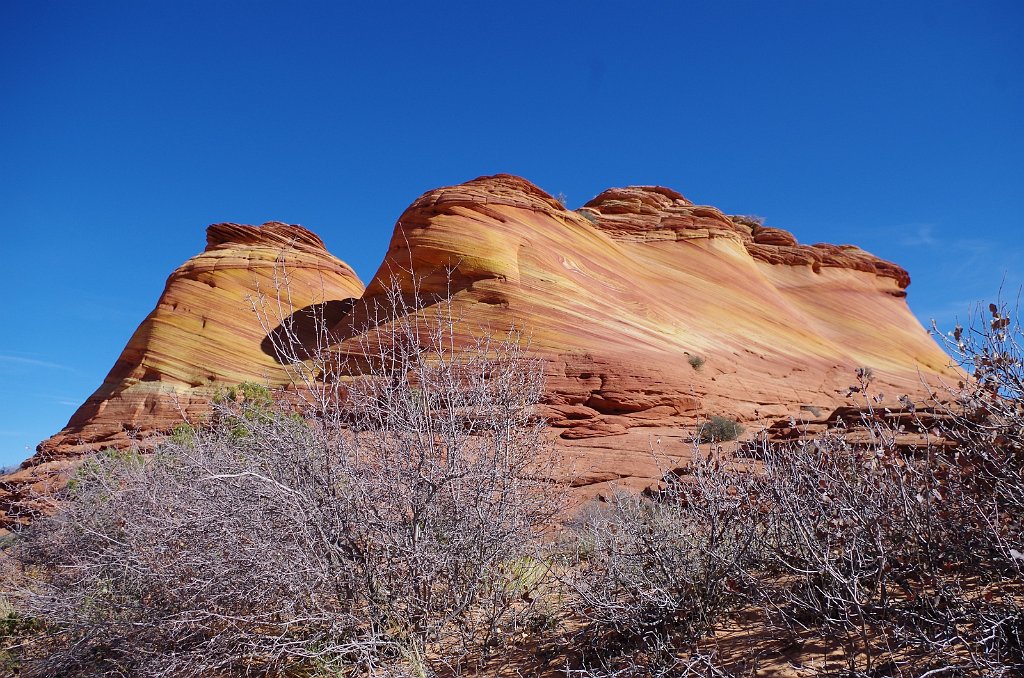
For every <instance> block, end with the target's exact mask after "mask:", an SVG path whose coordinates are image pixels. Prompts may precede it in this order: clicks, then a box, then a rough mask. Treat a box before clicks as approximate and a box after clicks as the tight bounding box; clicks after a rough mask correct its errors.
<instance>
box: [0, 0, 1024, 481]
mask: <svg viewBox="0 0 1024 678" xmlns="http://www.w3.org/2000/svg"><path fill="white" fill-rule="evenodd" d="M1022 8H1024V5H1022V4H1021V3H1019V2H1015V1H1011V2H970V3H968V2H960V3H949V2H942V1H938V0H930V1H928V2H899V3H894V2H881V3H865V2H858V3H851V2H831V1H825V0H822V1H820V2H810V1H808V2H799V3H788V2H770V3H768V2H749V3H747V2H728V1H721V0H718V1H709V2H652V3H642V4H634V3H622V2H618V3H602V2H564V3H550V2H545V3H530V2H517V3H487V2H480V1H479V0H477V1H476V2H469V3H384V2H380V3H360V4H359V5H355V4H352V5H349V4H346V3H334V2H332V3H313V2H289V3H284V2H272V3H271V2H267V3H261V2H254V1H246V2H224V1H213V2H210V1H209V0H207V1H204V2H181V1H179V2H155V1H154V2H140V1H132V2H116V1H113V0H108V1H104V2H86V1H79V2H50V1H47V0H2V1H0V223H2V224H3V248H4V252H5V254H6V256H5V257H4V259H5V262H4V266H3V267H2V268H0V280H2V283H3V289H4V291H5V293H6V294H5V297H4V309H3V312H4V317H5V321H4V329H5V331H4V332H3V333H2V334H0V464H8V463H13V462H17V461H20V460H21V459H23V458H25V457H26V456H28V455H29V454H30V453H31V450H32V448H34V446H35V444H36V443H37V442H38V441H39V440H40V439H42V438H44V437H46V436H48V435H50V434H52V433H54V432H56V431H57V430H58V429H60V428H61V427H62V426H63V425H64V424H65V423H66V422H67V419H68V417H70V415H71V414H72V412H73V411H74V408H75V407H76V406H77V405H78V404H79V403H80V402H81V401H83V400H84V399H85V398H86V397H87V396H88V395H89V394H90V393H91V392H92V391H93V390H94V389H95V388H96V387H97V386H98V385H99V384H100V382H101V381H102V379H103V377H104V376H105V374H106V372H107V371H108V370H109V368H110V367H111V366H112V365H113V363H114V360H115V359H116V358H117V356H118V354H119V353H120V351H121V349H122V347H123V346H124V344H125V342H126V341H127V340H128V337H129V336H130V335H131V333H132V331H133V330H134V329H135V327H136V326H137V324H138V323H139V322H140V321H141V320H142V319H143V318H144V317H145V315H146V314H147V313H148V312H149V311H150V310H151V309H152V307H153V306H154V304H155V302H156V299H157V297H158V296H159V294H160V291H161V290H162V288H163V284H164V281H165V280H166V277H167V275H168V274H169V273H170V272H171V271H172V270H173V269H174V268H175V267H176V266H177V265H179V264H180V263H181V262H183V261H184V260H185V259H187V258H188V257H189V256H191V255H193V254H195V253H196V252H198V251H200V250H201V249H202V248H203V246H204V228H205V227H206V225H208V224H210V223H214V222H218V221H236V222H245V223H262V222H264V221H267V220H271V219H276V220H282V221H288V222H291V223H301V224H303V225H306V226H308V227H310V228H312V229H313V230H315V231H317V232H318V233H319V234H320V235H321V236H322V237H323V238H324V240H325V241H326V242H327V245H328V247H329V248H330V249H331V250H332V251H333V252H334V253H335V254H336V255H338V256H339V257H341V258H342V259H344V260H346V261H348V262H349V263H350V264H352V265H353V266H354V267H355V268H356V270H357V271H358V272H359V274H360V275H361V276H362V277H363V278H364V280H365V279H367V278H369V276H370V275H372V273H373V271H374V270H375V268H376V265H377V264H378V263H379V261H380V258H381V256H382V255H383V252H384V248H385V247H386V244H387V242H388V239H389V237H390V235H391V230H392V227H393V224H394V222H395V220H396V219H397V217H398V215H399V214H400V213H401V212H402V210H403V209H404V208H405V207H406V206H407V205H408V203H409V202H411V201H412V200H413V199H414V198H416V197H417V196H418V195H419V194H421V193H422V192H424V191H426V190H428V189H431V188H433V187H436V186H440V185H446V184H451V183H457V182H461V181H465V180H467V179H471V178H473V177H476V176H479V175H482V174H492V173H496V172H511V173H515V174H520V175H522V176H525V177H527V178H528V179H530V180H531V181H533V182H534V183H536V184H538V185H539V186H541V187H542V188H544V189H546V190H547V191H549V192H551V193H553V194H557V193H564V194H565V195H566V196H567V198H568V202H569V205H570V206H572V207H575V206H578V205H580V204H582V203H583V202H585V201H587V200H588V199H590V198H591V197H592V196H594V195H595V194H596V193H598V192H600V191H601V190H603V189H604V188H607V187H609V186H621V185H625V184H638V183H645V184H646V183H655V184H662V185H666V186H670V187H672V188H675V189H677V190H679V191H681V192H682V193H683V194H684V195H686V196H687V197H688V198H690V199H691V200H693V201H695V202H698V203H704V204H711V205H715V206H717V207H720V208H722V209H723V210H725V211H727V212H731V213H745V214H758V215H763V216H764V217H766V218H767V222H768V223H769V224H770V225H774V226H779V227H783V228H786V229H789V230H791V231H793V232H794V233H795V234H796V236H797V237H798V238H799V239H800V241H801V242H807V243H813V242H821V241H826V242H833V243H855V244H858V245H860V246H862V247H864V248H865V249H868V250H869V251H872V252H874V253H876V254H878V255H880V256H883V257H886V258H889V259H892V260H894V261H896V262H898V263H900V264H902V265H903V266H905V267H906V268H907V269H909V270H910V272H911V275H912V277H913V279H914V282H913V284H912V285H911V287H910V297H909V300H910V304H911V306H912V308H913V309H914V311H915V312H916V313H917V314H918V316H919V317H920V318H921V319H922V320H924V321H927V320H928V319H930V318H932V317H934V318H936V319H937V320H938V321H939V323H940V325H941V326H944V327H948V326H949V325H950V324H951V323H952V321H953V318H954V316H955V315H956V314H957V313H960V314H961V315H962V314H963V313H964V312H965V311H966V310H967V309H968V308H969V306H970V305H971V303H972V302H975V301H977V300H981V299H990V298H992V297H994V296H995V294H996V292H997V291H998V289H999V287H1000V285H1001V284H1004V285H1005V287H1006V288H1007V289H1008V290H1012V291H1014V292H1015V291H1016V290H1017V289H1018V287H1019V286H1020V285H1021V284H1022V282H1024V260H1022V256H1024V245H1022V242H1021V240H1022V238H1021V235H1022V230H1024V216H1022V215H1024V207H1022V206H1024V134H1022V132H1024V130H1022V124H1024V39H1021V36H1022V35H1024V9H1022Z"/></svg>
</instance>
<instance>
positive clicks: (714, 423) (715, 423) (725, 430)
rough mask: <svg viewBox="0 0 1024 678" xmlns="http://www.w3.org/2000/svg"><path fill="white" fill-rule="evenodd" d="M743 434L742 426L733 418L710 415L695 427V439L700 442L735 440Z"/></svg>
mask: <svg viewBox="0 0 1024 678" xmlns="http://www.w3.org/2000/svg"><path fill="white" fill-rule="evenodd" d="M742 434H743V426H742V425H741V424H740V423H739V422H738V421H736V420H735V419H729V418H728V417H722V416H719V415H717V414H715V415H712V416H711V418H710V419H709V420H708V421H705V422H703V423H701V425H700V426H699V427H698V429H697V436H696V439H697V441H698V442H701V443H720V442H726V441H729V440H736V439H737V438H739V437H740V435H742Z"/></svg>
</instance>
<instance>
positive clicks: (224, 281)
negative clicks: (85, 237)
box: [33, 222, 363, 462]
mask: <svg viewBox="0 0 1024 678" xmlns="http://www.w3.org/2000/svg"><path fill="white" fill-rule="evenodd" d="M362 292H363V284H362V282H361V281H360V280H359V277H358V276H357V275H356V274H355V272H354V271H353V270H352V269H351V268H350V267H349V266H348V265H347V264H345V263H344V262H342V261H341V260H340V259H338V258H336V257H334V256H333V255H332V254H330V253H329V252H328V251H327V249H326V247H324V244H323V241H321V240H320V238H319V237H318V236H317V235H316V234H314V233H312V232H311V231H308V230H307V229H305V228H302V227H301V226H295V225H289V224H283V223H279V222H269V223H266V224H263V225H262V226H249V225H243V224H214V225H212V226H210V227H209V228H207V230H206V249H205V251H203V252H202V253H201V254H198V255H196V256H194V257H192V258H191V259H189V260H188V261H186V262H185V263H184V264H183V265H182V266H181V267H179V268H178V269H177V270H176V271H174V272H173V273H172V274H171V276H170V278H168V279H167V285H166V287H165V288H164V291H163V294H161V295H160V299H159V300H158V301H157V305H156V308H155V309H154V310H153V312H152V313H150V314H149V316H148V317H147V318H146V319H145V320H143V321H142V324H141V325H139V328H138V329H137V330H136V331H135V334H134V335H132V338H131V339H130V340H129V341H128V345H127V346H126V347H125V349H124V351H122V353H121V356H120V357H119V358H118V360H117V362H116V363H115V364H114V367H113V368H112V369H111V370H110V373H109V374H108V375H107V378H106V379H104V380H103V384H102V385H101V386H100V387H99V388H98V389H97V390H96V392H95V393H93V394H92V395H91V396H90V397H89V399H88V400H86V401H85V403H84V404H83V405H82V406H81V407H80V408H78V410H77V411H76V412H75V414H74V415H73V416H72V417H71V420H70V421H69V422H68V425H67V426H66V427H64V429H63V430H62V431H60V433H58V434H57V435H55V436H53V437H52V438H50V439H48V440H46V441H44V442H42V443H40V445H39V447H38V451H37V454H36V455H35V457H34V458H33V461H35V462H43V461H49V460H51V459H55V458H59V457H61V456H67V455H72V456H74V455H79V454H82V453H86V452H90V451H94V450H98V449H103V448H106V447H121V446H125V445H126V444H128V443H129V442H130V441H131V440H134V439H139V438H145V437H147V436H148V435H150V434H152V433H156V432H163V431H167V430H168V429H170V428H172V427H173V426H175V425H177V424H180V423H182V422H183V421H195V420H201V419H202V417H203V416H204V415H205V413H206V412H207V411H208V409H209V404H210V399H211V398H212V397H213V396H215V395H216V393H217V391H218V390H219V389H222V388H223V387H224V386H225V385H233V384H238V383H241V382H246V381H252V382H258V383H264V384H268V385H271V386H280V385H284V384H287V383H288V375H287V373H286V372H285V370H284V368H283V367H282V366H281V364H280V363H279V362H278V360H277V357H276V354H275V351H274V350H273V346H272V345H271V344H270V342H269V341H268V334H271V333H272V332H273V331H274V330H275V329H276V328H277V327H279V326H280V324H281V321H282V320H283V319H287V318H289V317H291V316H292V315H293V313H295V312H299V313H300V314H301V312H302V311H303V309H305V310H306V311H307V312H310V313H312V312H313V311H316V312H317V313H320V314H325V315H326V316H327V317H330V314H331V313H332V312H334V310H335V309H336V306H337V305H338V304H343V303H344V302H345V301H346V300H352V299H355V298H358V297H360V296H361V295H362Z"/></svg>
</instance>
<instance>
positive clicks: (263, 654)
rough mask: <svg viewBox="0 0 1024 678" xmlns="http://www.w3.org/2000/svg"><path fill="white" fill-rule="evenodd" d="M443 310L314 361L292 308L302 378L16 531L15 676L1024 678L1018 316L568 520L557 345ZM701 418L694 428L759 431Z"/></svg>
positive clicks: (1023, 345) (383, 319) (225, 409)
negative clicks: (547, 385)
mask: <svg viewBox="0 0 1024 678" xmlns="http://www.w3.org/2000/svg"><path fill="white" fill-rule="evenodd" d="M435 302H437V300H431V303H430V304H426V303H424V302H422V301H420V300H419V299H417V298H415V297H413V298H411V299H410V298H409V297H408V296H403V295H401V294H399V293H397V292H396V293H394V294H392V295H391V296H390V297H389V299H388V300H387V302H386V304H385V305H384V306H383V307H381V308H379V309H376V310H375V311H373V312H371V316H372V317H374V319H375V322H374V327H376V328H377V330H378V331H376V332H372V333H364V334H363V335H361V336H363V337H364V339H363V340H362V341H363V342H364V343H363V344H362V345H361V346H360V347H359V350H358V351H357V352H356V355H358V360H360V361H361V362H360V363H359V365H358V369H355V367H356V366H354V365H353V363H352V362H351V361H352V360H354V359H355V358H353V357H351V356H348V355H345V354H342V353H339V352H337V351H332V350H327V349H326V348H325V349H324V350H323V351H312V352H311V351H304V352H302V353H301V354H300V353H298V352H297V351H296V350H295V346H294V343H293V342H292V341H291V340H290V339H289V336H290V335H289V331H288V327H287V323H285V324H284V327H283V331H280V332H277V333H276V334H274V333H270V334H271V335H272V336H274V337H276V339H275V340H276V341H278V342H279V345H278V349H279V351H280V353H281V355H283V356H288V357H289V360H290V361H291V364H292V366H293V369H294V371H295V374H296V388H294V389H291V390H290V391H289V395H288V397H282V396H281V394H274V393H270V392H269V391H267V390H266V389H263V388H261V387H259V386H257V385H253V384H245V385H240V386H238V387H236V388H234V389H230V390H228V391H225V392H224V393H223V394H222V397H220V398H219V399H218V402H217V403H216V406H215V415H214V417H213V419H212V420H211V421H209V422H206V423H203V424H201V425H199V424H197V425H194V426H182V427H179V428H178V429H177V430H175V431H174V432H173V434H172V435H170V436H169V437H168V439H167V440H166V441H165V443H164V444H163V445H162V446H161V447H159V448H158V449H157V450H156V452H154V453H152V454H149V455H139V454H135V453H131V452H128V453H124V452H121V453H108V454H104V455H100V456H97V457H95V458H93V459H91V460H90V461H88V462H87V463H85V464H84V465H83V466H81V468H80V469H79V470H78V472H77V474H76V475H75V477H74V478H72V480H71V482H70V483H69V484H68V488H67V490H66V491H65V494H64V496H63V497H62V502H61V508H60V509H59V510H58V511H57V512H56V513H55V514H54V515H53V516H51V517H49V518H46V519H43V520H37V521H36V522H35V523H34V524H33V525H31V527H29V528H28V529H26V530H24V531H23V532H21V533H18V534H16V535H12V536H11V537H9V538H8V539H7V541H6V542H5V544H4V548H3V558H4V560H5V563H4V573H5V577H4V584H3V595H4V600H3V607H2V608H0V615H3V616H2V617H0V628H2V629H3V633H4V636H5V641H4V647H5V649H4V652H5V654H3V655H2V656H0V662H3V663H0V666H3V667H5V669H6V670H8V671H10V672H15V671H19V672H20V674H21V675H26V676H44V675H83V676H84V675H115V676H122V675H123V676H129V675H139V676H150V675H154V676H188V675H194V676H200V675H203V676H205V675H216V676H221V675H223V676H230V675H264V676H284V675H289V676H291V675H296V676H338V675H375V676H385V675H387V676H399V675H403V676H434V675H437V676H442V675H444V676H447V675H475V674H478V673H480V672H483V673H488V672H490V673H494V672H496V671H497V667H500V666H504V667H506V668H507V667H508V665H510V664H511V665H512V669H510V670H514V671H518V672H519V674H520V675H541V674H543V675H567V676H580V677H583V676H593V677H597V676H609V677H610V676H622V677H625V676H686V675H693V676H698V675H699V676H747V675H758V674H759V673H761V672H763V671H767V670H772V671H776V672H778V671H781V672H782V674H786V673H788V674H790V675H836V676H865V677H867V676H1011V675H1020V673H1021V671H1024V579H1022V574H1024V572H1022V568H1024V541H1022V536H1021V535H1022V527H1024V404H1022V403H1024V400H1022V396H1024V393H1022V388H1024V333H1022V327H1021V325H1020V324H1019V322H1018V321H1017V320H1016V318H1015V317H1011V314H1010V312H1009V310H1008V309H1007V308H1005V307H1004V306H1002V305H999V304H996V305H993V306H991V307H990V308H989V309H988V313H987V314H985V315H984V316H977V317H975V318H974V321H973V322H972V323H970V324H969V326H967V327H958V328H956V329H955V330H954V332H952V333H951V334H950V335H949V336H948V337H947V340H948V348H949V350H950V352H951V354H953V355H954V356H955V357H956V358H957V359H958V360H959V361H960V363H961V364H962V365H964V366H965V367H967V368H969V369H968V372H969V373H970V376H969V377H965V378H964V380H963V381H962V382H960V383H958V384H950V385H949V386H948V389H946V390H945V391H943V392H938V393H936V394H935V398H934V402H932V403H927V404H923V406H922V405H917V406H915V404H913V403H910V402H906V403H905V404H904V407H903V408H901V410H900V411H899V412H896V413H894V412H893V411H892V410H889V409H886V408H885V407H883V406H882V404H881V402H880V401H881V399H880V398H879V397H878V396H875V395H874V394H873V393H872V390H871V383H870V382H871V374H870V373H869V371H868V370H859V371H858V372H857V374H856V375H854V376H855V377H856V379H857V382H858V383H857V384H856V385H855V386H854V387H853V388H851V392H852V393H853V396H854V397H855V398H858V399H860V402H861V404H862V406H863V409H862V411H863V413H864V414H863V421H862V422H861V425H860V427H861V433H862V435H859V436H856V437H854V436H849V435H846V432H844V431H843V430H835V431H829V432H826V433H823V434H820V435H818V436H816V437H814V438H812V439H807V440H798V441H793V442H773V441H771V440H768V439H767V438H764V437H760V436H756V435H755V436H754V437H753V438H751V439H749V440H747V441H745V442H743V443H740V444H739V445H738V450H737V453H733V452H731V451H730V450H728V449H726V448H725V447H724V446H722V445H720V444H715V445H712V446H711V450H710V451H707V450H706V448H697V447H696V446H695V451H694V455H693V458H692V460H691V461H690V462H689V463H687V464H685V465H683V466H682V467H679V468H666V469H665V477H664V480H663V482H662V483H661V484H660V485H659V486H658V487H655V488H652V489H651V491H649V492H648V493H646V494H644V495H638V494H635V493H625V492H613V493H610V494H609V495H608V496H606V497H605V498H604V501H600V502H594V503H591V504H589V505H587V506H585V507H583V508H582V509H580V510H578V511H576V512H575V513H571V514H570V513H568V512H565V511H563V510H562V509H563V508H564V504H563V502H562V493H561V489H560V487H559V486H558V484H557V483H554V482H553V481H551V478H553V477H555V476H556V475H557V474H556V473H554V470H555V465H556V464H557V463H558V460H557V459H556V457H555V455H554V453H553V451H552V448H551V447H550V446H549V443H548V438H547V437H546V436H545V432H544V427H543V422H541V421H538V420H537V419H536V417H535V416H534V415H533V411H534V410H533V405H534V404H536V403H537V401H538V399H539V398H540V396H541V387H542V381H543V374H542V369H541V366H540V364H538V363H537V362H535V361H533V360H531V359H530V358H529V356H528V353H527V352H526V350H525V349H523V348H522V347H521V343H522V342H521V341H520V339H519V338H518V337H515V336H509V337H505V338H502V339H500V340H496V339H494V338H493V337H491V336H488V335H487V334H486V333H481V334H480V338H479V339H478V340H476V341H470V342H469V343H466V342H465V341H463V342H462V343H461V344H460V343H456V342H455V341H454V338H453V337H454V333H453V327H454V325H453V323H455V322H457V321H456V320H455V319H453V318H452V317H451V314H450V312H449V311H450V308H449V309H448V310H446V306H445V303H444V302H443V301H440V302H437V303H435ZM262 307H263V308H266V304H263V305H262ZM396 309H398V310H399V311H400V312H398V313H394V312H393V311H395V310H396ZM413 319H415V320H413ZM272 324H273V323H272ZM324 331H326V330H324ZM460 336H463V337H464V336H466V335H465V334H461V335H460ZM323 339H324V341H323V342H321V343H322V346H324V347H327V346H330V345H333V344H332V341H330V340H329V339H331V338H330V337H327V336H324V337H323ZM356 375H358V377H357V376H356ZM300 387H301V388H300ZM896 415H899V416H896ZM707 424H708V426H710V427H712V428H709V429H708V430H707V435H706V436H705V435H704V431H703V430H701V431H698V432H697V435H695V443H699V442H700V441H701V440H707V441H711V442H715V443H720V442H721V441H724V440H730V439H732V438H735V437H736V436H738V435H739V434H740V432H741V431H740V430H739V429H738V427H739V425H738V424H737V423H736V422H734V421H731V420H728V419H722V421H720V422H717V423H716V420H715V419H712V420H710V421H709V422H707ZM908 434H913V435H914V436H915V440H916V443H915V444H913V445H908V444H905V438H906V436H907V435H908ZM559 526H564V529H561V527H559Z"/></svg>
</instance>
